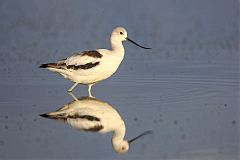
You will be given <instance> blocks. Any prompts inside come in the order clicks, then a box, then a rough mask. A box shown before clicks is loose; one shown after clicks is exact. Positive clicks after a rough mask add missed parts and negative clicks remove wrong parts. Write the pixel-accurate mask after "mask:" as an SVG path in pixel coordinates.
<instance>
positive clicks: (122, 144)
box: [40, 97, 151, 153]
mask: <svg viewBox="0 0 240 160" xmlns="http://www.w3.org/2000/svg"><path fill="white" fill-rule="evenodd" d="M74 99H75V100H74V101H73V102H70V103H68V104H66V105H64V107H62V108H60V109H58V110H57V111H55V112H49V113H46V114H42V115H40V116H42V117H46V118H50V119H56V120H60V121H64V122H66V123H68V124H69V125H71V126H72V127H73V128H76V129H78V130H81V131H91V132H100V133H107V132H113V136H112V147H113V149H114V150H115V151H116V152H117V153H126V152H127V151H128V150H129V144H130V143H132V142H133V141H135V140H136V139H138V138H140V137H142V136H144V135H146V134H150V133H151V131H150V130H149V131H145V132H143V133H142V134H140V135H139V136H137V137H135V138H133V139H131V140H128V141H127V140H125V139H124V136H125V131H126V127H125V123H124V121H123V120H122V118H121V116H120V115H119V113H118V112H117V111H116V110H115V109H114V108H113V107H112V106H111V105H109V104H108V103H106V102H103V101H101V100H98V99H96V98H92V97H82V98H79V99H77V98H75V97H74Z"/></svg>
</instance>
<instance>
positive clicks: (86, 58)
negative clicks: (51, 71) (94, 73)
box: [40, 50, 102, 70]
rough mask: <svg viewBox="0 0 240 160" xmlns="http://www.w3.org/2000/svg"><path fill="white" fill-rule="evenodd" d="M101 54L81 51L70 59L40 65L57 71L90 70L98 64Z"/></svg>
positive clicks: (92, 51) (93, 51) (94, 51)
mask: <svg viewBox="0 0 240 160" xmlns="http://www.w3.org/2000/svg"><path fill="white" fill-rule="evenodd" d="M101 58H102V54H101V53H99V52H98V51H96V50H91V51H83V52H80V53H75V54H73V55H72V56H71V57H68V58H66V59H63V60H60V61H58V62H57V63H47V64H42V65H41V66H40V67H41V68H57V69H74V70H78V69H90V68H93V67H95V66H97V65H99V63H100V59H101Z"/></svg>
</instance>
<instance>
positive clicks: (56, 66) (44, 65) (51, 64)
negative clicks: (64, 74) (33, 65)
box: [39, 63, 59, 68]
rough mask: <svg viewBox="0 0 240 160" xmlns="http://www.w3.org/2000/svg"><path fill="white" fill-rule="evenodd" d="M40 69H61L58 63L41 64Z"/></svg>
mask: <svg viewBox="0 0 240 160" xmlns="http://www.w3.org/2000/svg"><path fill="white" fill-rule="evenodd" d="M39 68H59V66H58V64H57V63H46V64H41V65H40V66H39Z"/></svg>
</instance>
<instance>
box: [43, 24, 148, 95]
mask: <svg viewBox="0 0 240 160" xmlns="http://www.w3.org/2000/svg"><path fill="white" fill-rule="evenodd" d="M125 40H128V41H130V42H132V43H133V44H135V45H137V46H139V47H141V48H144V49H151V48H146V47H143V46H141V45H139V44H137V43H136V42H134V41H133V40H131V39H130V38H128V36H127V31H126V30H125V29H124V28H122V27H117V28H115V29H114V30H113V31H112V34H111V37H110V43H111V46H112V50H108V49H97V50H90V51H83V52H80V53H75V54H73V55H72V56H71V57H68V58H66V59H63V60H60V61H57V62H56V63H47V64H42V65H41V66H40V67H41V68H47V69H48V70H50V71H52V72H57V73H59V74H61V75H62V76H63V77H64V78H66V79H69V80H71V81H73V82H74V84H73V86H72V87H71V88H69V89H68V92H72V90H73V89H74V88H75V87H76V86H77V85H78V84H85V85H88V94H89V96H90V97H91V96H92V95H91V87H92V85H94V84H95V83H97V82H99V81H102V80H104V79H107V78H108V77H110V76H111V75H112V74H113V73H115V72H116V70H117V69H118V67H119V65H120V63H121V62H122V60H123V57H124V47H123V44H122V42H123V41H125Z"/></svg>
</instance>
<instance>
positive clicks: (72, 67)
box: [65, 62, 100, 70]
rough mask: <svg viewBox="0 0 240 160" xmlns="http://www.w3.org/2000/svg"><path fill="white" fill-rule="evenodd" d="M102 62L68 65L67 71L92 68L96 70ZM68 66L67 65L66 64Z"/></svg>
mask: <svg viewBox="0 0 240 160" xmlns="http://www.w3.org/2000/svg"><path fill="white" fill-rule="evenodd" d="M99 63H100V62H95V63H92V62H90V63H86V64H83V65H77V66H76V65H68V66H66V67H67V69H74V70H78V69H91V68H94V67H96V66H97V65H99ZM65 65H66V64H65Z"/></svg>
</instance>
